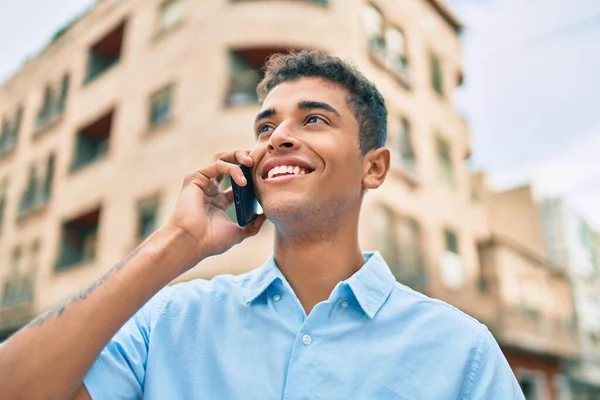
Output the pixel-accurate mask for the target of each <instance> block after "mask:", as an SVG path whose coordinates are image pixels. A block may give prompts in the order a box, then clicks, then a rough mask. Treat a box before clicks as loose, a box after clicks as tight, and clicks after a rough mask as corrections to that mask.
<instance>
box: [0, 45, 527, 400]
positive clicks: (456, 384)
mask: <svg viewBox="0 0 600 400" xmlns="http://www.w3.org/2000/svg"><path fill="white" fill-rule="evenodd" d="M259 94H260V97H261V99H262V107H261V111H260V113H259V114H258V116H257V118H256V121H255V135H256V145H255V147H254V148H253V149H252V150H251V151H233V152H228V153H221V154H219V155H218V156H217V157H216V161H215V162H213V163H212V164H210V165H208V166H206V167H203V168H201V169H200V170H198V171H196V172H194V173H192V174H190V175H189V176H188V177H187V178H186V179H185V180H184V184H183V188H182V190H181V194H180V197H179V199H178V202H177V204H176V206H175V210H174V213H173V215H172V217H171V218H170V220H169V222H168V223H167V224H166V225H165V226H163V227H162V228H160V229H159V230H157V231H156V232H155V233H154V234H153V235H151V236H150V237H149V238H148V239H147V240H146V241H145V242H144V243H143V244H142V245H140V247H139V248H138V249H136V250H135V251H134V252H133V253H132V254H131V255H130V256H129V257H128V258H127V259H126V260H125V261H123V262H122V263H121V264H119V265H117V266H115V267H114V268H113V269H111V270H110V271H109V272H108V273H107V274H105V275H104V276H103V277H101V278H100V279H98V280H97V281H96V282H95V283H94V284H92V285H91V286H90V287H89V288H88V289H86V290H85V291H83V292H82V293H80V294H78V295H76V296H73V297H72V298H71V299H68V300H67V301H65V302H64V303H62V304H61V305H59V306H58V307H57V308H56V309H55V310H51V311H49V312H48V313H47V314H45V315H43V316H41V317H39V318H38V319H36V320H35V321H34V322H33V323H31V324H30V325H29V326H27V327H25V328H24V329H22V330H21V331H20V332H18V333H17V334H15V335H14V336H13V337H12V338H11V339H9V340H8V341H7V342H6V343H5V344H3V345H2V346H1V347H0V393H2V396H3V398H6V399H12V398H15V399H17V398H18V399H21V398H23V399H25V398H26V399H35V398H52V399H62V398H72V397H76V398H80V399H85V398H90V397H91V398H92V399H121V398H123V399H136V398H148V399H188V398H194V399H199V398H204V399H244V400H246V399H261V400H262V399H327V400H330V399H411V400H412V399H427V400H429V399H438V400H441V399H448V400H450V399H503V400H504V399H523V396H522V394H521V392H520V389H519V388H518V384H517V382H516V380H515V378H514V375H513V374H512V372H511V370H510V368H509V366H508V364H507V362H506V360H505V359H504V357H503V355H502V353H501V351H500V349H499V347H498V345H497V344H496V342H495V341H494V339H493V337H492V336H491V334H490V333H489V331H488V330H487V328H486V327H485V326H483V325H481V324H480V323H478V322H477V321H475V320H474V319H472V318H470V317H469V316H467V315H465V314H463V313H461V312H460V311H458V310H456V309H455V308H453V307H451V306H449V305H447V304H445V303H443V302H440V301H437V300H433V299H430V298H428V297H426V296H424V295H421V294H419V293H416V292H414V291H413V290H411V289H409V288H407V287H405V286H403V285H402V284H400V283H397V282H396V281H395V279H394V277H393V275H392V274H391V272H390V270H389V268H388V266H387V265H386V263H385V261H384V260H383V259H382V257H381V256H380V255H379V253H363V252H361V250H360V247H359V243H358V220H359V214H360V208H361V203H362V201H363V197H364V195H365V192H366V191H367V190H369V189H376V188H377V187H379V186H380V185H381V184H382V183H383V181H384V179H385V177H386V174H387V172H388V169H389V164H390V154H389V151H388V150H387V149H386V148H385V147H384V144H385V139H386V124H387V121H386V119H387V111H386V108H385V104H384V101H383V98H382V96H381V95H380V93H379V92H378V91H377V89H376V88H375V87H374V86H373V85H372V84H371V83H370V82H369V81H368V80H367V79H366V78H365V77H364V76H362V75H361V74H360V73H359V72H358V71H357V70H356V69H354V68H353V67H351V66H349V65H347V64H346V63H344V62H343V61H341V60H339V59H337V58H334V57H330V56H328V55H326V54H324V53H321V52H316V51H305V52H300V53H296V54H291V55H280V56H276V57H274V58H272V59H271V60H270V62H269V64H268V66H267V73H266V77H265V79H264V81H263V82H262V83H261V85H260V86H259ZM238 163H241V164H244V165H246V166H248V167H252V171H253V177H254V181H255V182H254V183H255V188H256V192H257V196H258V198H259V199H260V202H261V204H262V208H263V210H264V212H265V215H266V217H267V218H269V220H270V221H271V222H272V223H273V224H274V226H275V228H276V229H275V239H274V250H273V256H272V257H271V258H270V259H269V260H267V261H266V262H265V264H264V265H263V266H262V267H260V268H257V269H255V270H254V271H252V272H250V273H247V274H243V275H240V276H219V277H216V278H214V279H212V280H211V281H205V280H194V281H190V282H187V283H183V284H178V285H174V286H167V287H165V286H166V285H167V284H168V283H169V282H170V281H171V280H173V279H174V278H175V277H177V276H178V275H180V274H181V273H183V272H185V271H186V270H188V269H189V268H191V267H193V266H194V265H196V264H197V263H198V262H200V265H199V266H198V268H202V263H201V261H202V260H203V259H205V258H207V257H210V256H212V255H216V254H220V253H222V252H224V251H227V250H228V249H229V248H231V247H232V246H233V245H234V244H236V243H239V242H240V241H242V240H244V239H245V238H247V237H249V236H251V235H254V234H256V233H257V232H258V230H259V229H260V226H261V225H262V223H263V221H264V217H259V218H258V219H257V220H255V221H254V222H253V223H251V224H250V225H249V226H247V227H246V228H241V227H239V226H237V225H236V224H234V223H232V222H231V221H230V220H229V218H228V217H227V215H226V214H225V211H224V210H225V209H226V208H227V207H228V205H229V204H230V203H231V201H232V196H231V192H226V193H223V192H221V191H220V190H219V188H218V184H219V182H220V180H221V179H222V178H223V177H224V176H225V175H230V176H231V177H232V178H233V179H234V180H235V181H236V182H237V183H238V184H240V185H244V184H245V179H244V176H243V174H242V171H241V169H240V168H239V166H238V165H237V164H238ZM47 343H51V345H47Z"/></svg>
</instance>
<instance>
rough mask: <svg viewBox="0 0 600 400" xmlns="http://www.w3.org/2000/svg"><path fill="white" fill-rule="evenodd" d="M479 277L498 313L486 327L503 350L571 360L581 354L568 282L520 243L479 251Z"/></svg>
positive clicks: (495, 241)
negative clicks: (491, 297)
mask: <svg viewBox="0 0 600 400" xmlns="http://www.w3.org/2000/svg"><path fill="white" fill-rule="evenodd" d="M479 254H480V265H481V277H480V279H481V280H482V281H483V282H485V283H486V284H485V286H486V292H487V293H489V294H490V296H493V297H494V300H495V302H496V308H497V312H496V315H495V317H494V318H493V319H492V320H490V321H485V322H486V323H487V324H488V325H489V327H490V329H491V330H492V331H493V333H494V335H495V336H496V338H497V339H498V341H499V342H500V344H501V345H502V346H505V347H510V348H516V349H520V350H524V351H529V352H535V353H539V354H546V355H550V356H554V357H557V358H563V359H571V358H573V357H575V356H576V355H577V353H578V350H579V344H578V335H577V328H576V326H577V324H576V319H575V309H574V305H573V300H572V297H571V289H570V283H569V279H568V277H566V276H565V275H564V274H563V273H562V272H560V269H559V267H557V266H556V265H554V264H551V263H550V262H549V261H547V260H546V259H544V258H543V257H541V256H540V255H538V254H536V253H534V252H532V251H531V250H529V249H527V248H526V247H524V246H522V245H521V244H519V243H516V242H513V241H511V240H509V239H507V238H502V237H497V236H495V237H492V238H491V239H489V240H488V241H486V242H484V243H480V245H479Z"/></svg>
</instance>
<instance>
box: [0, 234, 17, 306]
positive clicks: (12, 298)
mask: <svg viewBox="0 0 600 400" xmlns="http://www.w3.org/2000/svg"><path fill="white" fill-rule="evenodd" d="M21 258H22V250H21V247H20V246H17V247H15V248H14V249H13V252H12V257H11V264H10V272H9V275H8V277H7V280H6V282H5V283H4V293H3V296H2V307H9V306H12V305H14V304H15V303H18V302H19V292H20V290H21V287H20V286H21V279H20V278H21V272H20V270H21Z"/></svg>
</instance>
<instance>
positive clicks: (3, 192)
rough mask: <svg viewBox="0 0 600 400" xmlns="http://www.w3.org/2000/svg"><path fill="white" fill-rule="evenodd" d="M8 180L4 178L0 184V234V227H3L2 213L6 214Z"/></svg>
mask: <svg viewBox="0 0 600 400" xmlns="http://www.w3.org/2000/svg"><path fill="white" fill-rule="evenodd" d="M7 192H8V178H4V180H3V181H2V182H0V232H2V226H3V225H4V213H5V212H6V198H7V196H8V194H7Z"/></svg>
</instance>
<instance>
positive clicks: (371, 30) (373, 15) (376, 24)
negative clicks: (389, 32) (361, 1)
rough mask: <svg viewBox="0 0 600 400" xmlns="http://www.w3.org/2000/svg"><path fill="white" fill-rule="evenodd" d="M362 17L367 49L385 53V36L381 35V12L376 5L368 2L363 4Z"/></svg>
mask: <svg viewBox="0 0 600 400" xmlns="http://www.w3.org/2000/svg"><path fill="white" fill-rule="evenodd" d="M363 19H364V21H363V23H364V26H365V31H366V34H367V41H368V44H369V49H370V50H371V51H373V52H375V53H378V54H382V55H383V54H384V53H385V38H384V36H383V16H382V15H381V12H380V11H379V9H377V7H375V6H373V5H371V4H368V5H366V6H365V11H364V13H363Z"/></svg>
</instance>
